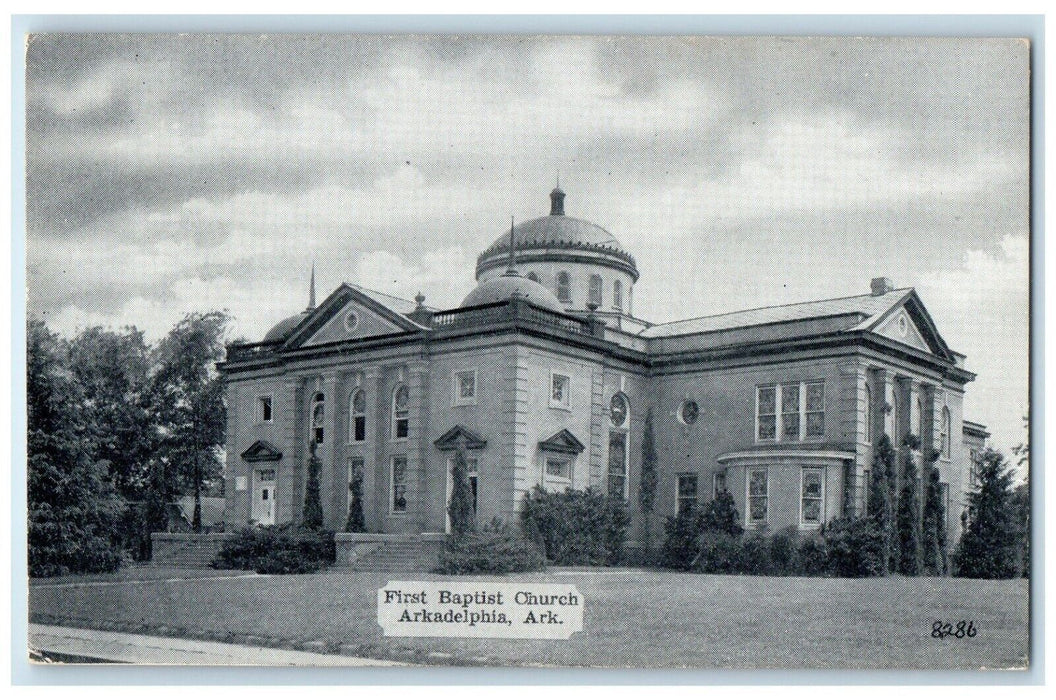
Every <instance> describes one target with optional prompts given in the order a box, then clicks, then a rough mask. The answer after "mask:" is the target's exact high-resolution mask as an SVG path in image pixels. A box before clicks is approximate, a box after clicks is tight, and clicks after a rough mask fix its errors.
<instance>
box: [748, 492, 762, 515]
mask: <svg viewBox="0 0 1056 700" xmlns="http://www.w3.org/2000/svg"><path fill="white" fill-rule="evenodd" d="M749 501H750V504H749V509H750V511H751V518H752V520H766V497H765V496H756V497H753V498H750V499H749Z"/></svg>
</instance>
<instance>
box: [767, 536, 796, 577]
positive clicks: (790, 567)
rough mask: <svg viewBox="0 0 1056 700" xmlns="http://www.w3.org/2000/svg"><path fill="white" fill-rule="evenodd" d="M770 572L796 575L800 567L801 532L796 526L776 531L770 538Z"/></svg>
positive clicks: (778, 574)
mask: <svg viewBox="0 0 1056 700" xmlns="http://www.w3.org/2000/svg"><path fill="white" fill-rule="evenodd" d="M770 573H772V574H774V575H776V576H795V575H797V574H799V573H800V567H799V532H798V531H797V530H796V528H795V526H790V527H786V528H785V529H784V530H780V531H778V532H775V533H774V534H773V536H772V537H771V538H770Z"/></svg>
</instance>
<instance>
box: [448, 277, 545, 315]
mask: <svg viewBox="0 0 1056 700" xmlns="http://www.w3.org/2000/svg"><path fill="white" fill-rule="evenodd" d="M514 294H520V295H521V296H522V297H524V299H526V300H527V301H529V302H531V303H532V304H535V305H536V306H541V307H543V308H544V309H549V310H550V311H557V312H558V313H562V312H564V310H565V307H564V306H563V305H562V304H561V302H560V301H558V300H557V297H556V296H554V293H553V292H551V291H550V290H549V289H547V288H546V287H544V286H543V285H541V284H539V283H538V282H533V281H532V280H530V279H528V278H527V277H521V276H520V275H518V274H516V273H512V274H511V273H509V272H507V273H506V274H504V275H499V276H498V277H492V278H491V279H489V280H485V281H483V282H481V283H480V284H478V285H477V287H476V289H474V290H473V291H472V292H470V293H469V294H467V295H466V298H465V299H463V300H462V306H463V307H466V306H480V305H482V304H493V303H497V302H500V301H506V300H508V299H509V298H510V297H512V296H513V295H514Z"/></svg>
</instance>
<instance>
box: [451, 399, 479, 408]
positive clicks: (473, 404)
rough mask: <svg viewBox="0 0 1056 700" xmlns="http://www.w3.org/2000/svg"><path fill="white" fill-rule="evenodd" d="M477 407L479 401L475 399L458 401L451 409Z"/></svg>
mask: <svg viewBox="0 0 1056 700" xmlns="http://www.w3.org/2000/svg"><path fill="white" fill-rule="evenodd" d="M476 405H477V400H476V399H473V400H472V401H456V402H454V403H453V404H451V408H458V407H459V406H476Z"/></svg>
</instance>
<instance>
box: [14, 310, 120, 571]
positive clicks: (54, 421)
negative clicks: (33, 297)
mask: <svg viewBox="0 0 1056 700" xmlns="http://www.w3.org/2000/svg"><path fill="white" fill-rule="evenodd" d="M26 336H27V337H26V398H27V404H26V413H27V429H28V430H27V445H26V449H27V458H28V459H27V505H28V509H29V541H28V545H29V551H28V555H29V572H30V575H31V576H57V575H62V574H67V573H91V572H99V571H112V570H114V569H116V568H117V567H118V566H119V564H120V561H121V560H120V555H119V553H118V549H117V546H116V543H115V541H114V537H113V534H114V533H115V532H116V530H117V523H118V519H119V517H120V515H121V511H122V509H123V503H122V501H121V499H120V496H119V495H118V494H117V492H116V490H115V489H114V487H113V484H112V483H111V482H110V479H109V474H108V471H107V467H106V464H105V463H103V462H94V461H93V460H92V451H93V449H94V447H95V445H94V442H93V431H92V430H91V429H90V426H89V425H88V424H87V423H86V421H85V419H84V415H83V414H82V412H81V407H82V401H83V397H82V393H81V390H80V386H79V385H78V383H77V381H76V377H75V376H74V374H73V373H72V372H70V371H69V368H68V367H67V366H66V364H65V357H66V355H67V348H66V347H65V344H64V343H63V342H62V341H61V340H60V339H59V338H58V337H57V336H55V335H54V334H53V333H51V332H50V331H49V330H48V328H47V327H46V326H45V325H44V324H43V323H42V322H40V321H38V320H30V321H29V323H28V324H27V329H26Z"/></svg>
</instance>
